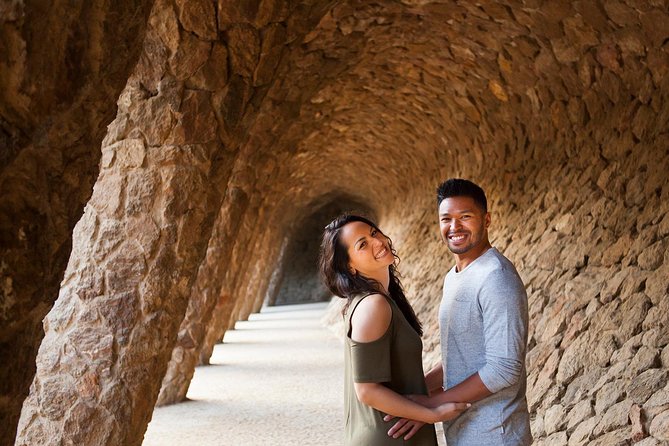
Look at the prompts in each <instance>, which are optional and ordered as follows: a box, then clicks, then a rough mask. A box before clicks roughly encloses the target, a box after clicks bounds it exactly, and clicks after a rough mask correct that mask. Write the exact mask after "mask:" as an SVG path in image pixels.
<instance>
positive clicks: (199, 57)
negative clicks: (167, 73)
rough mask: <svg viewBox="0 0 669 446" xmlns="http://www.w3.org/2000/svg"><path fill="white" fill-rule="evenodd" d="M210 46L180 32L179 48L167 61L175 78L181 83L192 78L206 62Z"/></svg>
mask: <svg viewBox="0 0 669 446" xmlns="http://www.w3.org/2000/svg"><path fill="white" fill-rule="evenodd" d="M211 45H212V44H211V42H206V41H202V40H200V39H198V38H197V37H195V36H194V35H192V34H191V33H188V32H182V33H181V41H180V42H179V48H178V49H177V51H176V53H174V54H173V55H172V57H170V59H169V63H170V67H171V69H172V72H173V73H174V75H175V77H176V78H177V79H179V80H182V81H183V80H185V79H188V78H189V77H191V76H193V75H194V74H195V73H196V72H197V70H199V69H200V68H201V67H202V66H203V65H204V64H205V63H206V62H207V59H208V58H209V53H210V51H211Z"/></svg>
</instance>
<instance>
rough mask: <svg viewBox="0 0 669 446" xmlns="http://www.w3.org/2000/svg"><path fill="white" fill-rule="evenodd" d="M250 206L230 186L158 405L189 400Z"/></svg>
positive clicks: (239, 193) (199, 273) (245, 195)
mask: <svg viewBox="0 0 669 446" xmlns="http://www.w3.org/2000/svg"><path fill="white" fill-rule="evenodd" d="M248 204H249V199H248V195H247V194H246V192H244V190H243V189H241V188H239V187H237V186H231V187H230V188H229V189H228V190H227V192H226V196H225V199H224V203H223V206H222V208H221V211H220V212H219V215H218V218H217V221H216V224H215V227H214V231H213V233H212V237H211V239H210V241H209V246H208V248H207V254H206V257H205V260H204V262H202V264H201V265H200V268H199V270H198V275H197V279H196V281H195V285H194V287H193V290H192V292H191V298H190V301H189V304H188V310H187V311H186V316H185V318H184V320H183V322H182V323H181V327H180V328H179V335H178V338H177V344H176V346H175V347H174V350H173V351H172V358H171V360H170V364H169V367H168V369H167V373H166V374H165V377H164V378H163V384H162V388H161V390H160V395H159V396H158V401H157V403H156V404H157V405H158V406H161V405H166V404H172V403H176V402H179V401H183V400H184V399H185V398H186V393H187V392H188V386H189V385H190V381H191V379H192V378H193V373H194V372H195V366H196V365H197V362H198V360H199V354H198V353H199V347H200V346H201V345H202V342H203V340H204V337H205V334H206V331H207V326H208V325H209V322H210V320H211V317H212V313H213V311H214V307H215V306H216V304H217V303H218V302H219V300H220V297H221V295H220V290H221V285H222V281H221V277H222V276H224V275H225V271H226V270H227V269H229V268H231V265H230V263H229V262H230V253H231V252H232V247H233V246H234V244H235V240H236V238H237V236H238V234H239V229H240V227H241V222H242V219H243V217H244V214H245V212H246V209H247V207H248Z"/></svg>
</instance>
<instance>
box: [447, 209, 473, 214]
mask: <svg viewBox="0 0 669 446" xmlns="http://www.w3.org/2000/svg"><path fill="white" fill-rule="evenodd" d="M472 212H474V211H473V210H471V209H462V210H459V211H455V212H454V213H455V214H466V213H470V214H471V213H472ZM439 215H451V213H450V212H440V213H439Z"/></svg>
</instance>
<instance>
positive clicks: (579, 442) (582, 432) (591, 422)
mask: <svg viewBox="0 0 669 446" xmlns="http://www.w3.org/2000/svg"><path fill="white" fill-rule="evenodd" d="M600 420H601V416H599V415H598V416H595V417H592V418H588V419H587V420H585V421H583V422H582V423H580V424H579V425H578V426H576V428H575V429H574V432H572V434H571V435H570V436H569V443H568V444H569V446H584V445H587V444H588V443H589V440H590V435H591V434H592V431H593V429H594V428H595V426H597V425H598V424H599V421H600Z"/></svg>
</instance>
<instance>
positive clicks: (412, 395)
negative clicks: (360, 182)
mask: <svg viewBox="0 0 669 446" xmlns="http://www.w3.org/2000/svg"><path fill="white" fill-rule="evenodd" d="M437 202H438V206H439V229H440V232H441V237H442V239H443V241H444V243H445V244H446V245H447V246H448V249H449V250H450V251H451V252H453V254H454V255H455V266H454V267H453V268H452V269H451V270H450V271H449V272H448V274H446V277H445V279H444V290H443V298H442V301H441V306H440V308H439V325H440V331H441V354H442V363H441V364H440V365H438V366H436V367H435V368H433V369H432V370H430V371H429V372H428V373H427V374H426V375H424V374H423V367H422V348H423V344H422V341H421V336H422V333H423V330H422V327H421V324H420V322H419V320H418V318H417V317H416V314H415V313H414V311H413V309H412V308H411V305H410V304H409V302H408V300H407V298H406V297H405V296H404V291H403V290H402V285H401V283H400V281H399V279H398V273H397V272H396V269H395V267H396V260H397V259H398V257H397V256H396V254H395V251H394V249H393V246H392V243H391V241H390V239H389V238H388V237H387V236H386V235H384V234H383V233H382V232H381V231H380V230H379V228H377V227H376V225H375V224H374V223H372V222H371V221H369V220H367V219H365V218H363V217H358V216H354V215H343V216H341V217H338V218H337V219H335V220H334V221H333V222H332V223H330V224H329V225H328V226H327V227H326V228H325V232H324V234H323V241H322V244H321V253H320V265H319V266H320V270H321V273H322V275H323V278H324V280H325V283H326V285H327V287H328V288H329V289H330V291H332V293H333V294H335V295H337V296H340V297H343V298H345V299H347V304H346V306H345V308H344V317H345V320H346V330H347V333H346V355H345V374H346V376H345V381H344V382H345V393H346V396H345V398H346V401H345V404H346V441H345V444H346V445H347V446H378V445H394V444H398V445H399V444H406V445H415V446H436V444H437V439H436V434H435V430H434V426H433V425H432V423H436V422H439V421H444V432H445V436H446V441H447V444H448V446H475V445H485V446H496V445H514V446H516V445H521V446H522V445H529V444H530V443H531V442H532V437H531V434H530V428H529V415H528V410H527V402H526V399H525V387H526V376H525V349H526V344H527V324H528V316H527V295H526V293H525V288H524V286H523V283H522V281H521V279H520V277H519V276H518V273H517V272H516V269H515V268H514V266H513V264H512V263H511V262H510V261H509V260H508V259H507V258H506V257H504V256H503V255H502V254H500V253H499V251H497V250H496V249H495V248H493V247H491V245H490V242H489V241H488V226H489V225H490V214H489V213H488V210H487V200H486V197H485V193H484V192H483V190H482V189H481V188H480V187H479V186H477V185H476V184H474V183H472V182H470V181H468V180H463V179H449V180H447V181H445V182H444V183H442V184H441V185H440V186H439V187H438V189H437ZM384 415H385V416H384ZM397 419H399V421H397ZM425 424H427V425H425Z"/></svg>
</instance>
